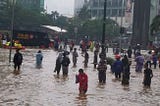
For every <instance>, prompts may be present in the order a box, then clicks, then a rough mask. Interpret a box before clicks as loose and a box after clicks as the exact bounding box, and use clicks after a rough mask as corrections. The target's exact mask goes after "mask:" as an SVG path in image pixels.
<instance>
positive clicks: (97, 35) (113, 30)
mask: <svg viewBox="0 0 160 106" xmlns="http://www.w3.org/2000/svg"><path fill="white" fill-rule="evenodd" d="M102 23H103V21H102V20H98V19H96V20H88V21H86V22H85V23H84V24H83V25H82V27H81V28H80V35H83V36H84V35H87V36H90V38H92V39H95V40H97V39H99V40H101V35H102ZM118 29H119V26H118V24H117V23H116V22H115V21H113V20H111V19H107V20H106V36H107V38H112V37H116V36H118V35H119V30H118Z"/></svg>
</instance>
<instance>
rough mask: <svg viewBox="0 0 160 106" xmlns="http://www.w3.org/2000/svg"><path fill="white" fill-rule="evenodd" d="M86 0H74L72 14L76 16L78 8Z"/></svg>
mask: <svg viewBox="0 0 160 106" xmlns="http://www.w3.org/2000/svg"><path fill="white" fill-rule="evenodd" d="M86 2H87V0H75V2H74V16H77V15H78V14H79V12H80V10H81V9H82V8H83V6H84V4H85V3H86Z"/></svg>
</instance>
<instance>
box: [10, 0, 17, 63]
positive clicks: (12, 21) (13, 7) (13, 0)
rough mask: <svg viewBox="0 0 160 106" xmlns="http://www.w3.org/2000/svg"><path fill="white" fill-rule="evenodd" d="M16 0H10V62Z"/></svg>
mask: <svg viewBox="0 0 160 106" xmlns="http://www.w3.org/2000/svg"><path fill="white" fill-rule="evenodd" d="M15 2H16V0H12V17H11V35H10V49H9V63H11V54H12V46H13V45H12V44H13V30H14V9H15V6H14V5H15Z"/></svg>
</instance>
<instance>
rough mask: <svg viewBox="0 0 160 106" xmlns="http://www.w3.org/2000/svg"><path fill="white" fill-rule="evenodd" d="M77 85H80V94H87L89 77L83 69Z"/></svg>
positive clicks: (77, 78)
mask: <svg viewBox="0 0 160 106" xmlns="http://www.w3.org/2000/svg"><path fill="white" fill-rule="evenodd" d="M76 83H79V93H80V94H85V93H86V92H87V89H88V76H87V74H85V73H84V70H83V69H79V74H78V75H76Z"/></svg>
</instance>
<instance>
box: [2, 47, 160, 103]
mask: <svg viewBox="0 0 160 106" xmlns="http://www.w3.org/2000/svg"><path fill="white" fill-rule="evenodd" d="M2 51H3V49H1V51H0V52H2ZM37 51H38V50H37V49H26V50H23V51H22V53H23V56H24V62H23V64H22V67H21V71H20V74H17V75H15V74H13V73H12V71H13V65H11V66H7V65H4V64H2V65H0V71H1V74H0V106H98V105H99V106H109V105H110V106H117V105H118V106H160V86H159V85H160V69H158V68H157V69H153V74H154V77H153V79H152V84H151V88H150V89H149V88H148V89H147V88H143V85H142V81H143V73H139V74H137V73H135V71H134V68H135V63H134V62H133V64H132V66H131V78H130V85H129V86H122V85H121V82H120V81H116V80H114V75H113V74H112V73H110V68H109V67H108V70H107V75H106V76H107V80H106V84H105V85H99V84H98V72H97V71H96V70H94V69H93V64H92V62H93V53H92V52H89V55H90V59H89V66H88V68H85V69H84V70H85V72H86V73H87V74H88V78H89V82H88V91H87V93H86V95H79V91H78V84H75V75H76V74H77V73H78V69H79V68H83V60H84V59H83V57H82V56H81V54H80V51H79V57H78V64H77V67H76V68H73V67H72V65H73V64H72V62H71V64H70V67H69V75H68V77H63V76H62V71H61V73H60V76H59V77H57V75H56V73H54V72H53V71H54V68H55V61H56V57H57V56H58V53H57V52H55V51H53V50H42V52H43V55H44V59H43V63H42V64H43V66H42V68H41V69H37V68H36V67H35V54H36V52H37ZM111 51H112V50H111V49H110V52H109V53H108V54H107V56H112V53H111ZM71 57H72V56H71V55H70V59H71V61H72V58H71ZM7 61H8V60H7Z"/></svg>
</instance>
